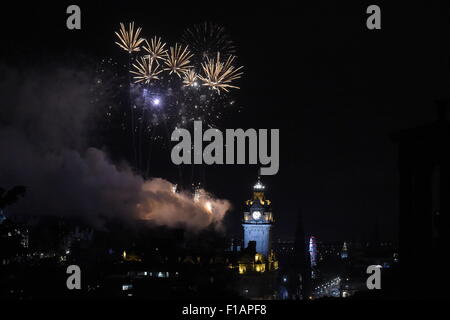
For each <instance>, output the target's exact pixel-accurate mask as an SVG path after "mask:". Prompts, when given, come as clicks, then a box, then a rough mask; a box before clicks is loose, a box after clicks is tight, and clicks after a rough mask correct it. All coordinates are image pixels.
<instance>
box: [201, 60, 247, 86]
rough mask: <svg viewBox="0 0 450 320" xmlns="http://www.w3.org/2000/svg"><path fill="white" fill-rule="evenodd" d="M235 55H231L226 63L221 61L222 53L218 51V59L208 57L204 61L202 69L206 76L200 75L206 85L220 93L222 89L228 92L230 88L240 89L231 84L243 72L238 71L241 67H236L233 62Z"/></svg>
mask: <svg viewBox="0 0 450 320" xmlns="http://www.w3.org/2000/svg"><path fill="white" fill-rule="evenodd" d="M234 59H235V57H234V56H229V57H228V59H227V61H226V62H225V63H223V62H221V61H220V53H219V52H218V53H217V59H214V58H212V59H210V58H206V62H203V63H202V69H203V72H204V73H205V76H202V75H199V76H198V77H199V78H200V79H201V80H202V81H203V82H204V83H203V85H204V86H209V87H211V88H212V89H214V90H217V92H218V93H219V94H220V89H222V90H224V91H226V92H228V89H229V88H235V89H239V87H237V86H234V85H231V84H230V83H231V82H232V81H233V80H236V79H239V78H240V77H241V75H242V74H243V72H238V71H239V70H241V69H242V66H241V67H238V68H235V67H234V66H233V65H232V63H233V60H234Z"/></svg>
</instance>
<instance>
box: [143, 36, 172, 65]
mask: <svg viewBox="0 0 450 320" xmlns="http://www.w3.org/2000/svg"><path fill="white" fill-rule="evenodd" d="M165 46H166V44H165V43H164V42H162V41H161V38H157V37H154V38H152V39H150V43H149V42H148V41H147V40H145V45H144V46H143V47H142V48H143V49H144V50H145V51H147V52H148V55H146V57H148V58H150V59H152V60H156V59H158V60H164V59H165V57H166V56H167V49H164V47H165Z"/></svg>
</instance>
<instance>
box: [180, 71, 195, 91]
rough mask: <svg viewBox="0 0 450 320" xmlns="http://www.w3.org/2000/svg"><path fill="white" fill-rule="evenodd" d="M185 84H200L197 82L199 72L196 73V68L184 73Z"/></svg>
mask: <svg viewBox="0 0 450 320" xmlns="http://www.w3.org/2000/svg"><path fill="white" fill-rule="evenodd" d="M183 85H184V86H185V87H188V86H191V87H195V86H197V85H198V83H197V74H196V73H195V71H194V69H191V70H189V71H188V72H185V73H184V76H183Z"/></svg>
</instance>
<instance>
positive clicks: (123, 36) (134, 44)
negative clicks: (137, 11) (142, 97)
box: [115, 22, 144, 164]
mask: <svg viewBox="0 0 450 320" xmlns="http://www.w3.org/2000/svg"><path fill="white" fill-rule="evenodd" d="M141 30H142V29H141V28H140V27H138V28H137V29H136V30H135V29H134V22H130V23H129V24H128V31H127V30H126V28H125V25H124V24H123V23H122V22H121V23H120V30H119V33H118V32H115V34H116V36H117V37H118V38H119V42H115V43H116V44H117V45H118V46H119V47H120V48H122V49H123V50H125V51H127V52H128V70H130V68H131V59H132V57H131V55H132V54H133V52H138V51H140V50H141V49H140V45H141V43H142V42H143V41H144V38H140V37H139V34H140V33H141ZM128 85H129V89H128V91H129V94H128V98H129V103H130V118H131V136H132V143H133V153H134V162H135V164H136V161H137V150H136V137H135V132H134V130H135V129H134V108H133V101H132V97H131V76H130V74H128Z"/></svg>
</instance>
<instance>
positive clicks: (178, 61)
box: [164, 43, 193, 77]
mask: <svg viewBox="0 0 450 320" xmlns="http://www.w3.org/2000/svg"><path fill="white" fill-rule="evenodd" d="M192 57H193V54H191V53H190V51H189V50H188V46H185V47H184V48H183V46H182V45H179V44H178V43H176V44H175V47H170V50H169V53H167V56H166V58H165V60H164V62H165V64H166V66H167V67H166V68H165V69H164V70H167V71H169V74H172V73H175V74H176V75H177V76H179V77H181V75H182V74H183V73H185V72H188V71H189V69H190V68H191V67H192V66H190V65H189V64H190V62H191V61H190V60H189V59H191V58H192Z"/></svg>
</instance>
